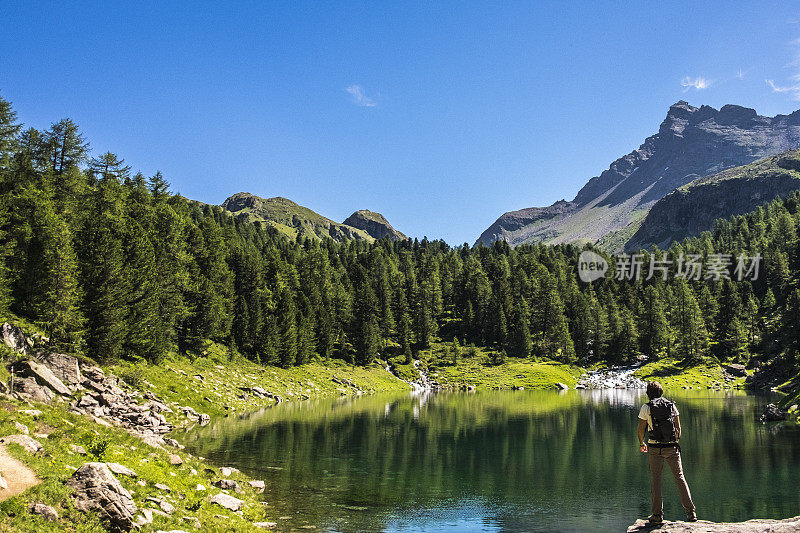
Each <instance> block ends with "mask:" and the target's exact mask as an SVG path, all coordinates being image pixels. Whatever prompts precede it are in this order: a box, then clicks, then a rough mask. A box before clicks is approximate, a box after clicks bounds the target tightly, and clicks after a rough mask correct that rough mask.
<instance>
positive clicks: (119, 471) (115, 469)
mask: <svg viewBox="0 0 800 533" xmlns="http://www.w3.org/2000/svg"><path fill="white" fill-rule="evenodd" d="M106 466H107V467H108V469H109V470H111V472H112V473H114V474H116V475H118V476H128V477H136V472H134V471H133V470H131V469H130V468H128V467H127V466H125V465H121V464H119V463H106Z"/></svg>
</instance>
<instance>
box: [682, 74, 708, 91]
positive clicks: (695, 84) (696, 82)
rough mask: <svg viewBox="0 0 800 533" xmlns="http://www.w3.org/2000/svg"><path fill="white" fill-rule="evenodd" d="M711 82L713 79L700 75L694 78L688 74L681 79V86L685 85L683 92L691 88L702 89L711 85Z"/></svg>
mask: <svg viewBox="0 0 800 533" xmlns="http://www.w3.org/2000/svg"><path fill="white" fill-rule="evenodd" d="M711 83H712V82H711V80H709V79H706V78H704V77H703V76H698V77H696V78H694V79H692V78H690V77H689V76H686V77H685V78H683V79H682V80H681V87H683V92H686V91H688V90H689V89H696V90H698V91H700V90H703V89H708V88H709V87H711Z"/></svg>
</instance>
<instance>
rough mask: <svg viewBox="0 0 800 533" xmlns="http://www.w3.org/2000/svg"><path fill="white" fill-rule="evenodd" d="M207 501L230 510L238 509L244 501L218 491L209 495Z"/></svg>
mask: <svg viewBox="0 0 800 533" xmlns="http://www.w3.org/2000/svg"><path fill="white" fill-rule="evenodd" d="M208 501H210V502H211V503H216V504H217V505H219V506H220V507H224V508H225V509H228V510H230V511H238V510H239V509H241V508H242V505H243V504H244V502H243V501H242V500H240V499H239V498H234V497H233V496H231V495H229V494H225V493H224V492H220V493H219V494H215V495H214V496H211V497H210V498H209V499H208Z"/></svg>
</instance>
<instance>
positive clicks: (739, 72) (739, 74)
mask: <svg viewBox="0 0 800 533" xmlns="http://www.w3.org/2000/svg"><path fill="white" fill-rule="evenodd" d="M745 74H747V73H746V72H745V71H744V70H742V69H739V70H737V71H736V78H737V79H740V80H743V79H744V75H745Z"/></svg>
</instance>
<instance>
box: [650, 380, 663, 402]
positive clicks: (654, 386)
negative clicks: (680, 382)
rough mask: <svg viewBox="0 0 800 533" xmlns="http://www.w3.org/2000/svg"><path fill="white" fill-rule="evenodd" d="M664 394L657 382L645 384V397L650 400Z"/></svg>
mask: <svg viewBox="0 0 800 533" xmlns="http://www.w3.org/2000/svg"><path fill="white" fill-rule="evenodd" d="M662 394H664V387H662V386H661V383H659V382H658V381H648V382H647V397H648V398H650V399H651V400H654V399H656V398H659V397H661V395H662Z"/></svg>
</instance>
